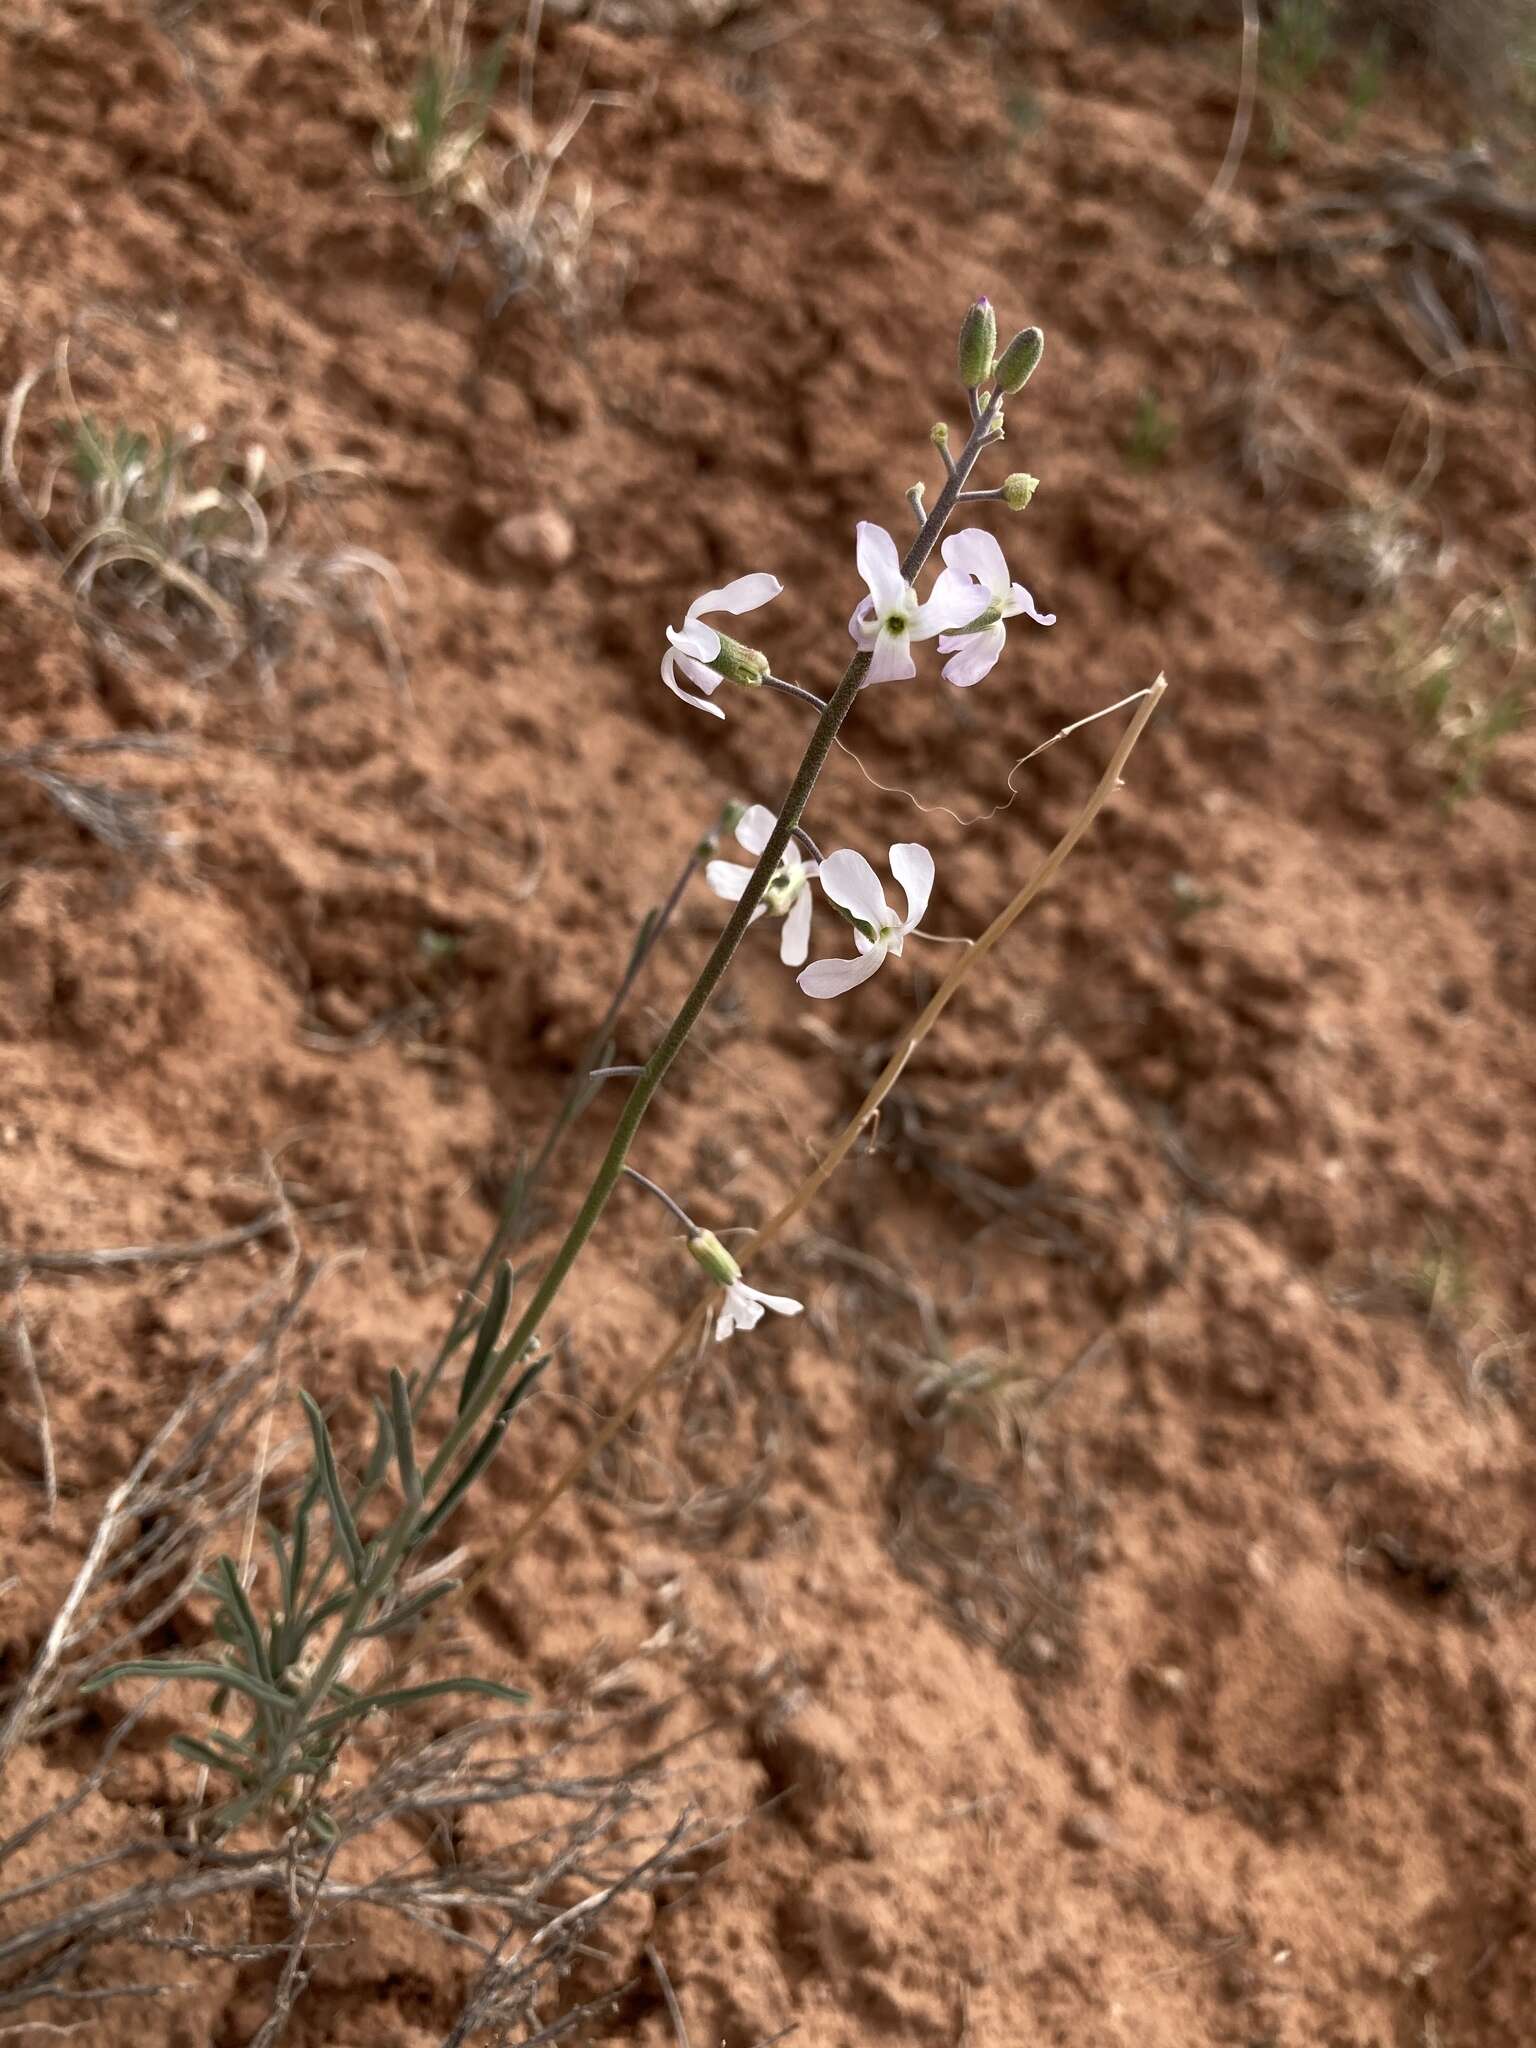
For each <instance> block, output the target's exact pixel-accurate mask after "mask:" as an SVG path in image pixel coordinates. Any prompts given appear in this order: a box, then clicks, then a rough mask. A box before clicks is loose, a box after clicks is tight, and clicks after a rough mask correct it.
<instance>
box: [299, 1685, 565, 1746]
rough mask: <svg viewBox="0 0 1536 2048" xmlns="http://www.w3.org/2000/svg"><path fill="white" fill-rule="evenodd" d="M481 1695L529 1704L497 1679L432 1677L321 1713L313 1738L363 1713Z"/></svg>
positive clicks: (524, 1695)
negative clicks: (461, 1695)
mask: <svg viewBox="0 0 1536 2048" xmlns="http://www.w3.org/2000/svg"><path fill="white" fill-rule="evenodd" d="M453 1692H471V1693H481V1694H483V1695H484V1696H485V1697H486V1698H488V1699H493V1700H504V1701H505V1702H506V1703H507V1704H508V1705H509V1706H514V1707H523V1706H526V1705H527V1704H528V1695H527V1693H525V1692H519V1691H518V1690H517V1688H516V1687H515V1686H511V1685H498V1684H497V1682H496V1680H495V1679H494V1678H433V1679H429V1680H428V1681H427V1683H426V1684H425V1685H403V1686H400V1687H399V1688H397V1689H396V1690H395V1691H393V1692H372V1693H367V1694H365V1695H364V1696H363V1697H362V1698H361V1699H357V1700H353V1701H352V1703H351V1705H350V1706H345V1707H338V1708H337V1709H336V1710H335V1712H334V1713H330V1714H321V1715H320V1716H319V1717H318V1718H317V1719H316V1720H313V1721H311V1722H310V1724H309V1732H310V1733H311V1734H312V1735H323V1734H326V1733H328V1732H329V1730H331V1729H332V1728H338V1727H340V1726H341V1724H342V1722H343V1721H353V1720H356V1719H357V1718H358V1716H359V1715H361V1714H380V1713H384V1712H386V1711H387V1710H388V1709H389V1708H391V1707H409V1706H414V1705H415V1704H416V1702H417V1701H418V1700H430V1699H437V1698H440V1697H441V1696H442V1695H443V1694H444V1693H453Z"/></svg>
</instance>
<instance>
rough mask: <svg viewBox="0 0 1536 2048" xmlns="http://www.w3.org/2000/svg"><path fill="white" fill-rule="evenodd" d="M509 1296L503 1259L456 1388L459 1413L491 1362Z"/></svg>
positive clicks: (508, 1268)
mask: <svg viewBox="0 0 1536 2048" xmlns="http://www.w3.org/2000/svg"><path fill="white" fill-rule="evenodd" d="M511 1299H512V1268H511V1266H510V1265H509V1264H508V1263H507V1262H506V1261H505V1260H503V1261H502V1265H501V1270H500V1271H499V1272H498V1273H497V1275H496V1278H495V1280H494V1281H493V1282H492V1285H491V1298H490V1300H489V1302H488V1303H487V1304H486V1309H485V1314H484V1315H483V1316H482V1317H481V1318H480V1328H479V1330H478V1331H477V1332H476V1335H475V1348H474V1350H473V1351H472V1352H471V1353H470V1354H469V1363H468V1365H466V1366H465V1368H464V1379H463V1383H462V1385H461V1386H460V1388H459V1413H460V1414H461V1415H462V1414H463V1413H464V1410H465V1409H466V1408H467V1407H468V1406H469V1404H470V1402H471V1401H472V1400H473V1399H474V1398H475V1392H476V1390H477V1388H478V1387H479V1385H480V1382H481V1380H482V1379H483V1378H484V1377H485V1369H486V1367H487V1366H488V1365H489V1364H490V1362H491V1354H492V1352H493V1351H494V1350H495V1349H496V1340H497V1338H498V1337H500V1335H501V1326H502V1324H503V1323H504V1322H505V1321H506V1319H507V1304H508V1302H510V1301H511Z"/></svg>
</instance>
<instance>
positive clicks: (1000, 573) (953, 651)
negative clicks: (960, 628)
mask: <svg viewBox="0 0 1536 2048" xmlns="http://www.w3.org/2000/svg"><path fill="white" fill-rule="evenodd" d="M944 561H945V564H946V566H945V569H944V573H943V574H942V575H941V576H940V578H939V580H938V582H937V583H936V584H935V585H934V590H933V597H932V599H931V600H930V602H932V603H934V604H937V603H939V602H940V601H941V598H942V602H943V603H944V604H945V605H946V607H947V606H950V605H952V604H954V603H959V602H963V603H968V604H969V606H970V610H969V611H968V612H967V613H966V617H965V621H964V623H965V624H967V625H970V626H972V627H973V630H972V631H971V632H968V633H957V632H953V631H951V632H946V633H945V634H944V635H943V636H942V637H941V639H940V641H939V652H940V654H947V655H949V656H950V657H951V658H950V660H948V661H947V662H945V664H944V680H945V681H946V682H947V683H955V684H958V685H959V687H960V688H961V689H962V690H963V689H967V688H969V686H970V685H971V684H972V683H979V682H980V681H981V679H982V677H983V676H984V675H986V674H988V673H989V672H990V670H991V669H992V668H993V667H994V666H995V665H996V662H997V659H998V656H999V655H1000V654H1001V653H1002V651H1003V642H1004V641H1005V640H1006V639H1007V637H1008V629H1007V627H1006V626H1005V625H1004V624H1003V621H1004V619H1016V618H1017V617H1018V616H1019V614H1020V613H1021V612H1022V613H1024V614H1026V615H1027V616H1028V617H1029V618H1032V619H1033V620H1034V622H1035V624H1036V625H1037V626H1054V625H1055V623H1056V614H1055V613H1054V612H1038V611H1036V610H1035V600H1034V599H1033V598H1032V597H1031V596H1030V594H1029V592H1028V591H1027V590H1026V589H1025V588H1024V586H1023V584H1022V583H1015V582H1013V580H1012V579H1011V577H1010V576H1009V574H1008V564H1007V563H1006V562H1005V561H1004V559H1003V551H1002V549H1001V548H1000V547H999V546H998V544H997V541H996V540H995V539H994V538H993V536H992V535H991V534H990V533H986V532H984V531H983V530H982V528H981V527H979V526H973V527H970V528H969V529H968V530H967V531H966V532H964V533H952V534H951V535H950V537H949V539H948V540H947V541H945V543H944ZM978 619H981V620H984V621H985V623H984V624H982V625H981V626H979V627H978V626H976V625H975V621H976V620H978Z"/></svg>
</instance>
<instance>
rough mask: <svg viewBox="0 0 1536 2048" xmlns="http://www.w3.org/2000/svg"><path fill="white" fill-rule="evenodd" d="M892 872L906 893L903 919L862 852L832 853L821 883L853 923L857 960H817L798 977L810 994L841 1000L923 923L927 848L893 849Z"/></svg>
mask: <svg viewBox="0 0 1536 2048" xmlns="http://www.w3.org/2000/svg"><path fill="white" fill-rule="evenodd" d="M891 873H892V874H893V875H894V876H895V877H896V879H897V881H898V882H900V884H901V886H902V889H903V891H904V892H905V895H906V899H907V914H906V916H905V917H904V918H903V917H898V916H897V915H896V913H895V911H894V910H892V909H891V907H890V905H889V904H888V903H887V902H886V900H885V896H884V893H883V891H882V889H881V887H880V877H879V876H878V875H877V874H876V873H875V871H874V869H873V868H872V867H871V866H870V864H869V862H868V861H867V860H866V859H865V858H864V856H863V854H862V853H852V852H849V851H848V850H847V849H846V848H845V849H844V850H843V851H842V852H841V853H829V854H828V855H827V857H826V859H825V860H824V861H823V862H822V863H821V869H820V872H819V874H818V876H817V880H818V881H819V882H820V883H821V886H822V888H823V890H824V891H825V892H826V894H827V895H828V896H830V897H831V899H832V901H833V902H834V903H835V904H837V905H838V907H839V908H840V909H842V910H845V911H847V912H848V914H849V916H850V918H851V919H852V922H853V942H854V944H855V945H856V946H857V947H858V949H859V958H858V959H857V960H813V961H812V962H811V964H810V966H809V967H807V968H806V970H805V972H804V973H803V974H802V975H801V976H800V977H799V982H800V987H801V988H802V989H803V990H804V992H805V994H806V995H808V996H840V995H842V994H843V992H844V990H845V989H850V988H857V987H858V985H859V983H860V982H861V981H868V979H869V977H870V976H871V975H872V974H873V973H874V972H875V971H876V969H877V968H878V967H879V966H880V965H881V963H882V962H883V961H884V959H885V956H886V954H887V953H899V952H900V951H901V949H902V946H903V944H904V943H905V940H906V936H907V933H908V932H910V931H913V930H915V929H916V927H917V926H918V925H919V924H920V923H921V922H922V917H923V912H924V911H925V910H926V909H927V908H928V898H929V897H930V896H931V895H932V893H933V855H932V854H931V853H930V852H929V851H928V849H927V847H926V846H918V845H917V844H916V843H915V842H913V841H911V840H904V841H903V842H902V843H901V844H900V845H898V846H893V847H892V848H891Z"/></svg>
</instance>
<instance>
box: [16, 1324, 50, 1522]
mask: <svg viewBox="0 0 1536 2048" xmlns="http://www.w3.org/2000/svg"><path fill="white" fill-rule="evenodd" d="M11 1345H12V1348H13V1350H14V1351H15V1353H16V1363H17V1364H18V1365H19V1366H20V1368H21V1376H22V1378H23V1379H24V1380H25V1381H26V1383H27V1391H28V1393H30V1394H31V1396H32V1405H33V1406H34V1407H35V1408H36V1410H37V1435H38V1441H39V1443H40V1444H41V1446H42V1458H43V1498H44V1500H45V1502H46V1503H47V1510H48V1521H49V1524H50V1526H51V1525H52V1522H53V1518H54V1515H55V1513H56V1512H57V1510H58V1505H59V1473H58V1467H57V1465H56V1464H55V1463H54V1457H53V1430H52V1427H51V1426H50V1424H49V1421H48V1396H47V1394H46V1393H45V1392H44V1391H43V1376H42V1374H41V1373H40V1372H39V1371H38V1369H37V1354H36V1352H35V1351H34V1350H33V1349H32V1333H31V1331H30V1330H28V1328H27V1319H26V1316H25V1315H24V1314H23V1313H22V1307H21V1288H20V1287H19V1286H18V1287H17V1288H16V1293H15V1301H14V1306H13V1310H12V1315H11Z"/></svg>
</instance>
